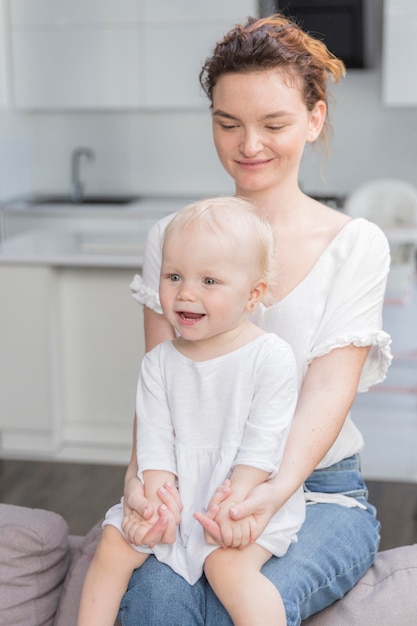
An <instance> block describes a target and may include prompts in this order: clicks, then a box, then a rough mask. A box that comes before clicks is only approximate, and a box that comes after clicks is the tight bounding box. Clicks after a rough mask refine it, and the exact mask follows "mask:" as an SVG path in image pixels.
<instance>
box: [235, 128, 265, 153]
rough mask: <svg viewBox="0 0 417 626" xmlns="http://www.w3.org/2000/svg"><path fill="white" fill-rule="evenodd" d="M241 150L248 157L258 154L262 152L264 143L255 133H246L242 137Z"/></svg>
mask: <svg viewBox="0 0 417 626" xmlns="http://www.w3.org/2000/svg"><path fill="white" fill-rule="evenodd" d="M240 150H241V152H242V154H243V155H244V156H246V157H250V156H253V155H255V154H258V152H260V151H261V150H262V141H261V138H260V136H259V134H258V133H257V132H255V131H245V132H244V133H243V136H242V141H241V144H240Z"/></svg>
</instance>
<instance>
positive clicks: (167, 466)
mask: <svg viewBox="0 0 417 626" xmlns="http://www.w3.org/2000/svg"><path fill="white" fill-rule="evenodd" d="M296 401H297V376H296V365H295V359H294V355H293V352H292V350H291V347H290V346H289V345H288V344H287V343H286V342H284V341H283V340H282V339H280V338H278V337H277V336H276V335H275V334H268V333H266V334H264V335H261V336H260V337H258V338H257V339H255V340H253V341H251V342H250V343H248V344H247V345H245V346H243V347H242V348H239V349H238V350H235V351H233V352H231V353H229V354H226V355H224V356H221V357H218V358H214V359H210V360H208V361H198V362H196V361H192V360H191V359H189V358H187V357H185V356H184V355H183V354H181V353H180V352H178V350H177V349H176V348H175V347H174V345H173V343H172V342H171V341H165V342H163V343H162V344H160V345H158V346H156V348H154V349H153V350H152V351H151V352H149V353H147V354H146V355H145V357H144V359H143V361H142V366H141V373H140V376H139V382H138V390H137V399H136V414H137V420H138V421H137V460H138V466H139V468H140V470H141V473H142V472H143V471H145V470H166V471H169V472H172V473H173V474H175V475H176V476H177V479H178V490H179V494H180V498H181V501H182V503H183V505H184V509H183V513H182V519H181V523H180V526H179V529H178V531H177V532H178V534H177V540H176V542H175V543H174V544H172V545H163V544H160V545H157V546H155V547H154V549H153V550H152V552H153V553H154V554H155V556H156V557H157V558H158V559H159V560H160V561H163V562H164V563H167V564H168V565H170V567H172V569H174V570H175V571H176V572H177V573H179V574H180V575H181V576H183V578H185V579H186V580H187V581H188V582H189V583H191V584H194V583H195V582H196V581H197V580H198V579H199V578H200V576H201V574H202V572H203V564H204V560H205V558H206V557H207V555H208V554H210V552H212V551H213V550H215V549H216V548H217V547H216V546H210V545H207V544H206V542H205V540H204V534H203V529H202V527H201V525H200V524H199V522H197V521H196V520H195V519H194V518H193V513H194V512H195V511H204V510H206V509H207V506H208V504H209V501H210V499H211V498H212V496H213V495H214V493H215V491H216V489H217V487H218V486H219V485H221V483H222V482H223V481H224V480H225V479H226V478H228V477H229V476H230V474H231V470H232V468H233V467H234V466H235V465H249V466H251V467H256V468H259V469H261V470H263V471H265V472H268V473H269V474H270V476H271V477H272V476H273V475H275V473H276V472H277V471H278V468H279V464H280V461H281V458H282V453H283V450H284V446H285V440H286V436H287V434H288V431H289V426H290V422H291V419H292V416H293V414H294V410H295V406H296ZM140 477H141V474H140ZM304 517H305V501H304V495H303V490H302V488H301V489H299V490H298V491H297V492H296V493H295V494H294V496H292V498H291V499H290V500H289V501H288V502H287V503H286V504H285V505H284V506H283V507H282V508H281V509H280V511H279V512H278V513H277V514H276V515H274V517H273V518H272V519H271V521H270V523H269V524H268V526H267V527H266V529H265V531H264V532H263V533H262V535H261V536H260V537H259V538H258V540H257V543H259V544H260V545H262V546H263V547H265V548H266V549H267V550H269V551H270V552H271V553H272V554H274V555H276V556H282V555H283V554H285V552H286V551H287V549H288V546H289V545H290V543H291V542H293V541H296V533H297V531H298V530H299V528H300V527H301V524H302V523H303V521H304ZM106 523H110V524H113V525H115V526H117V527H119V528H120V523H121V514H120V505H117V506H116V507H113V508H112V509H110V511H109V512H108V513H107V515H106ZM140 550H142V549H141V548H140ZM144 551H148V550H146V549H145V550H144Z"/></svg>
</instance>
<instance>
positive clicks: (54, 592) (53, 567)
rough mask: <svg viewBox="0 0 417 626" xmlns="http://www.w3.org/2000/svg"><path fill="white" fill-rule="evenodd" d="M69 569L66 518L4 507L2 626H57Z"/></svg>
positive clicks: (0, 512) (0, 526)
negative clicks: (55, 619)
mask: <svg viewBox="0 0 417 626" xmlns="http://www.w3.org/2000/svg"><path fill="white" fill-rule="evenodd" d="M68 565H69V555H68V526H67V523H66V522H65V520H64V519H63V518H62V517H61V516H60V515H58V514H56V513H52V512H51V511H43V510H41V509H30V508H27V507H21V506H13V505H9V504H0V589H1V593H0V624H7V625H8V626H23V625H25V626H26V625H27V626H29V624H30V625H35V624H36V626H52V624H53V623H54V616H55V613H56V610H57V607H58V603H59V598H60V594H61V589H62V586H63V581H64V578H65V575H66V573H67V570H68Z"/></svg>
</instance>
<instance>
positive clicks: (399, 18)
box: [383, 0, 417, 107]
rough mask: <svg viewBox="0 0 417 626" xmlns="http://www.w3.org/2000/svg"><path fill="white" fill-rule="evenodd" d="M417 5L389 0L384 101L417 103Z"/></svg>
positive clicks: (405, 0)
mask: <svg viewBox="0 0 417 626" xmlns="http://www.w3.org/2000/svg"><path fill="white" fill-rule="evenodd" d="M416 58H417V4H416V2H415V0H385V3H384V20H383V101H384V103H385V104H387V105H389V106H413V107H415V106H416V105H417V72H416V67H415V61H416Z"/></svg>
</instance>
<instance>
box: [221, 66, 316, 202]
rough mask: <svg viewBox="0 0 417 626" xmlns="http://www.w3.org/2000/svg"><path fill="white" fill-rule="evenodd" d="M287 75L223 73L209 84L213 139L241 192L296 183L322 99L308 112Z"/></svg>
mask: <svg viewBox="0 0 417 626" xmlns="http://www.w3.org/2000/svg"><path fill="white" fill-rule="evenodd" d="M285 78H286V75H285V74H283V73H282V72H281V71H280V70H261V71H250V72H246V73H235V74H233V73H231V74H223V75H222V76H220V78H219V79H218V81H217V83H216V85H215V87H214V89H213V135H214V143H215V146H216V149H217V153H218V155H219V158H220V161H221V163H222V165H223V167H224V168H225V170H226V171H227V172H228V173H229V174H230V176H231V177H232V178H233V179H234V181H235V184H236V193H237V194H238V195H240V196H246V197H251V195H252V194H253V193H255V194H256V192H265V191H267V190H269V189H271V190H276V191H278V190H279V189H280V188H282V186H283V185H288V184H290V185H291V184H294V185H298V171H299V167H300V162H301V157H302V154H303V150H304V146H305V144H306V142H312V141H315V140H316V139H317V137H318V136H319V134H320V131H321V128H322V126H323V122H324V117H325V112H326V106H325V104H324V102H322V101H320V102H318V103H317V104H316V106H315V108H314V110H313V111H311V112H310V111H308V110H307V107H306V105H305V104H304V101H303V98H302V93H301V90H300V88H299V86H297V84H296V83H294V81H290V80H285Z"/></svg>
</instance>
